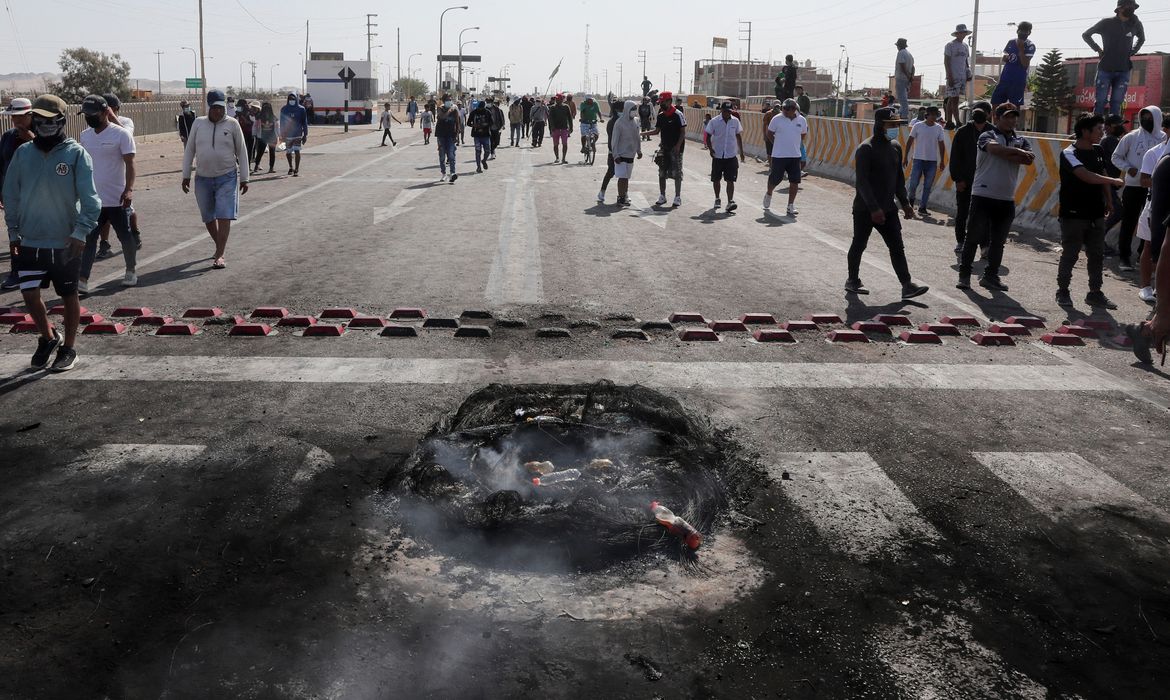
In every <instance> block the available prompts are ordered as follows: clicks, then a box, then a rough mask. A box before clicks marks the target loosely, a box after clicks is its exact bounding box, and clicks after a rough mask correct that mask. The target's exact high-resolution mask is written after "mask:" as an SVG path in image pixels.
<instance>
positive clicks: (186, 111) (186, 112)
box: [183, 107, 191, 114]
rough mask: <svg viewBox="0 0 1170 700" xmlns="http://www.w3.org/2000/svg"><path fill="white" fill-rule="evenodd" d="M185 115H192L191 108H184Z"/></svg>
mask: <svg viewBox="0 0 1170 700" xmlns="http://www.w3.org/2000/svg"><path fill="white" fill-rule="evenodd" d="M183 113H184V114H190V113H191V108H190V107H184V108H183Z"/></svg>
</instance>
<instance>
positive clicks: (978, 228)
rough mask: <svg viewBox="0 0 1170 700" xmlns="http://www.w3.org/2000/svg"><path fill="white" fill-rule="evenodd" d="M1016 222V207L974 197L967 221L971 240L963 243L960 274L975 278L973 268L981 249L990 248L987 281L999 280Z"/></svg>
mask: <svg viewBox="0 0 1170 700" xmlns="http://www.w3.org/2000/svg"><path fill="white" fill-rule="evenodd" d="M1015 218H1016V203H1015V202H1014V201H1011V200H1005V199H991V198H990V197H979V196H974V197H971V213H970V215H969V216H968V218H967V237H966V239H964V240H963V259H962V260H961V261H959V274H960V275H969V274H971V265H972V264H973V263H974V262H975V254H976V253H977V252H979V246H980V245H986V246H987V268H986V269H985V270H984V272H983V275H984V276H985V277H998V276H999V266H1000V264H1001V263H1002V262H1003V246H1004V244H1005V243H1007V235H1008V229H1010V228H1011V227H1012V221H1013V220H1014V219H1015Z"/></svg>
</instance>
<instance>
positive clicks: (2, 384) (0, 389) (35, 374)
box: [0, 334, 48, 396]
mask: <svg viewBox="0 0 1170 700" xmlns="http://www.w3.org/2000/svg"><path fill="white" fill-rule="evenodd" d="M29 337H30V338H33V339H34V340H35V339H36V335H34V334H29ZM35 348H36V344H35V343H34V344H33V346H32V347H31V348H30V350H29V355H30V356H31V355H32V350H33V349H35ZM47 374H48V372H46V371H44V370H35V369H31V368H29V369H25V370H21V371H20V372H18V373H17V374H13V375H10V376H8V377H4V378H3V379H0V396H5V395H7V394H10V393H12V392H14V391H16V390H17V389H20V388H22V387H24V386H25V385H27V384H32V383H33V382H35V381H37V380H38V379H43V378H44V377H45V376H46V375H47Z"/></svg>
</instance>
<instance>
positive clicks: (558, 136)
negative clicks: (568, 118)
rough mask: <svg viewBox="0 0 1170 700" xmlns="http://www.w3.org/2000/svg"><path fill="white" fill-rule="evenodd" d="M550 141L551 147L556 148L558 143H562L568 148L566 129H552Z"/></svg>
mask: <svg viewBox="0 0 1170 700" xmlns="http://www.w3.org/2000/svg"><path fill="white" fill-rule="evenodd" d="M552 140H553V146H556V145H557V144H558V143H562V144H564V145H566V146H568V145H569V130H568V129H553V130H552Z"/></svg>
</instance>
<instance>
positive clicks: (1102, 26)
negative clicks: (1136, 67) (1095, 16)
mask: <svg viewBox="0 0 1170 700" xmlns="http://www.w3.org/2000/svg"><path fill="white" fill-rule="evenodd" d="M1137 9H1138V4H1137V2H1135V0H1117V9H1115V10H1114V11H1113V15H1114V16H1113V17H1106V18H1105V19H1103V20H1101V21H1100V22H1098V23H1096V24H1094V25H1093V26H1091V27H1089V28H1088V29H1086V30H1085V33H1084V34H1081V38H1082V39H1084V40H1085V43H1086V44H1088V45H1089V48H1091V49H1093V50H1094V51H1096V52H1097V55H1098V56H1100V57H1101V60H1100V61H1099V62H1098V63H1097V78H1096V85H1095V87H1096V89H1097V94H1096V103H1095V104H1094V106H1093V114H1101V115H1104V114H1105V103H1106V102H1108V103H1109V112H1110V113H1111V114H1121V107H1122V103H1123V102H1125V92H1126V90H1128V89H1129V73H1130V71H1131V70H1133V61H1131V60H1130V56H1133V55H1134V54H1135V53H1137V52H1138V51H1140V50H1141V48H1142V44H1144V43H1146V30H1145V29H1144V28H1143V27H1142V23H1141V20H1139V19H1138V18H1137V15H1135V14H1134V12H1135V11H1136V10H1137ZM1094 34H1099V35H1101V43H1102V44H1104V46H1098V45H1097V42H1095V41H1093V35H1094ZM1135 39H1136V40H1137V41H1136V43H1135V41H1134V40H1135Z"/></svg>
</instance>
